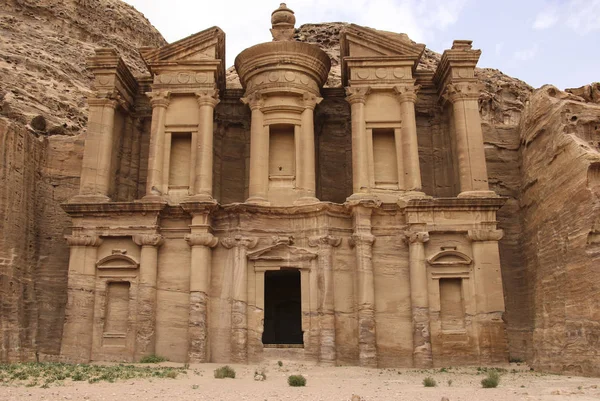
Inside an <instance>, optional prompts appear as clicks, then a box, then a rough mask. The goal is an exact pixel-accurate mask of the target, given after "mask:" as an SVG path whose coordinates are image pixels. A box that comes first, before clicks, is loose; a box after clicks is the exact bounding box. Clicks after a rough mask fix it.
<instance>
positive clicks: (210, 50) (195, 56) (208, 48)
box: [140, 26, 225, 81]
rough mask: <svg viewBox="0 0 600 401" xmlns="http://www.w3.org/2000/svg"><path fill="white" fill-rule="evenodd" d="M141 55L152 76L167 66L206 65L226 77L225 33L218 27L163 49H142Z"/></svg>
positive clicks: (220, 75)
mask: <svg viewBox="0 0 600 401" xmlns="http://www.w3.org/2000/svg"><path fill="white" fill-rule="evenodd" d="M140 54H141V56H142V59H143V60H144V62H145V63H146V65H147V67H148V69H149V70H150V72H151V73H152V74H154V73H156V72H157V70H159V69H161V67H165V66H179V65H186V66H190V65H203V64H204V65H213V66H215V68H216V70H217V71H216V72H217V75H218V76H219V77H224V76H225V33H224V32H223V31H222V30H221V29H220V28H218V27H216V26H214V27H212V28H208V29H206V30H204V31H202V32H198V33H196V34H193V35H190V36H188V37H187V38H183V39H181V40H178V41H177V42H173V43H170V44H168V45H165V46H162V47H158V48H148V47H144V48H141V49H140ZM218 81H220V80H218Z"/></svg>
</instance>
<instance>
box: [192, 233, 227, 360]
mask: <svg viewBox="0 0 600 401" xmlns="http://www.w3.org/2000/svg"><path fill="white" fill-rule="evenodd" d="M185 240H186V241H187V243H188V245H189V246H190V247H191V248H192V249H191V252H192V264H191V266H190V312H189V323H188V341H189V344H188V362H189V363H198V362H210V352H209V350H210V348H209V337H208V302H209V291H210V280H211V268H212V250H211V248H214V247H215V246H217V244H218V242H219V239H218V238H217V237H215V236H213V235H212V234H210V233H198V234H188V235H186V236H185Z"/></svg>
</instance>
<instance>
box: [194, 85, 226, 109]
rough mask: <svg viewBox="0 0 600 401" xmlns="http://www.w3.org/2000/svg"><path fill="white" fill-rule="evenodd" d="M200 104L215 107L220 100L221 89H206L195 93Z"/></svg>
mask: <svg viewBox="0 0 600 401" xmlns="http://www.w3.org/2000/svg"><path fill="white" fill-rule="evenodd" d="M195 95H196V100H197V101H198V106H200V107H202V106H210V107H212V108H214V107H215V106H216V105H217V104H219V102H220V101H221V100H220V99H219V90H218V89H205V90H201V91H198V92H196V93H195Z"/></svg>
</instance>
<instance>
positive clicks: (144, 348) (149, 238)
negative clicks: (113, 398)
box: [132, 234, 164, 361]
mask: <svg viewBox="0 0 600 401" xmlns="http://www.w3.org/2000/svg"><path fill="white" fill-rule="evenodd" d="M132 239H133V242H134V243H135V244H136V245H138V246H140V247H141V248H142V249H141V252H140V275H139V280H140V281H139V287H138V309H137V312H138V316H137V333H136V337H135V352H134V360H135V361H139V360H140V359H142V358H143V357H145V356H148V355H153V354H155V351H156V309H157V305H156V284H157V277H158V248H159V247H160V246H161V245H162V244H163V242H164V240H163V237H162V235H160V234H136V235H134V236H133V237H132Z"/></svg>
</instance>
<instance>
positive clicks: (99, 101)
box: [87, 92, 120, 109]
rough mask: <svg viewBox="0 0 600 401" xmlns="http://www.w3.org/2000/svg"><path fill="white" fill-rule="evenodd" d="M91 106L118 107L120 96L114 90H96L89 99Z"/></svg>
mask: <svg viewBox="0 0 600 401" xmlns="http://www.w3.org/2000/svg"><path fill="white" fill-rule="evenodd" d="M87 102H88V105H89V106H90V107H94V106H96V107H110V108H112V109H116V108H117V106H118V105H119V103H120V102H119V98H118V97H117V95H115V93H113V92H94V93H92V94H91V95H90V96H89V97H88V99H87Z"/></svg>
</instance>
